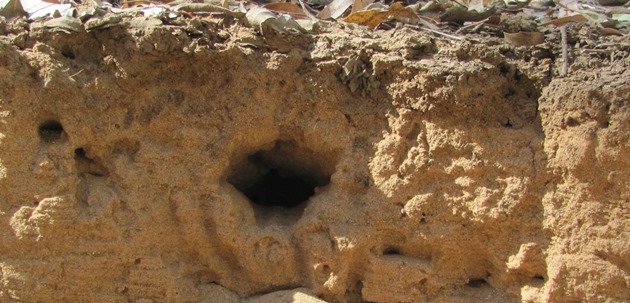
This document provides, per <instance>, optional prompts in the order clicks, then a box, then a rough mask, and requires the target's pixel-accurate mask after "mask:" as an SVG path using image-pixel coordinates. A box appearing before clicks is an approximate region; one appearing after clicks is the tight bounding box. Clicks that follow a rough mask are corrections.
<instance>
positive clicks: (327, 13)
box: [317, 0, 354, 19]
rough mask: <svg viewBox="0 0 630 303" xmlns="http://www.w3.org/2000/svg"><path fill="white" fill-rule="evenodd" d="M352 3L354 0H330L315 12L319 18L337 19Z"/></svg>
mask: <svg viewBox="0 0 630 303" xmlns="http://www.w3.org/2000/svg"><path fill="white" fill-rule="evenodd" d="M353 3H354V0H333V2H330V3H329V4H328V5H326V6H325V7H324V9H322V11H321V12H319V14H317V17H318V18H320V19H328V18H333V19H337V18H339V17H341V16H343V14H344V13H345V12H346V11H347V10H348V8H350V6H352V4H353Z"/></svg>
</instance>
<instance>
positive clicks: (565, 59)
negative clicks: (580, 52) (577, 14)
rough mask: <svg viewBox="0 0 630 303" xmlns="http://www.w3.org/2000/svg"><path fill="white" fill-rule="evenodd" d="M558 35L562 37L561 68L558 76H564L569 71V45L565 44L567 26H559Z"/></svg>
mask: <svg viewBox="0 0 630 303" xmlns="http://www.w3.org/2000/svg"><path fill="white" fill-rule="evenodd" d="M560 37H561V38H562V69H561V70H560V76H561V77H565V76H566V75H567V74H568V72H569V46H568V45H567V44H568V42H567V27H566V26H565V25H563V26H561V27H560Z"/></svg>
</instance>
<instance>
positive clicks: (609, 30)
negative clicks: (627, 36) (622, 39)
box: [601, 27, 623, 36]
mask: <svg viewBox="0 0 630 303" xmlns="http://www.w3.org/2000/svg"><path fill="white" fill-rule="evenodd" d="M601 31H602V33H604V35H606V36H623V33H622V32H621V31H619V30H618V29H616V28H611V27H602V28H601Z"/></svg>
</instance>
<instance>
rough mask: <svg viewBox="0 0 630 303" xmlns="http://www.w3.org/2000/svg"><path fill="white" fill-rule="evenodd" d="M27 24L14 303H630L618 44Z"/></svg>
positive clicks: (22, 32)
mask: <svg viewBox="0 0 630 303" xmlns="http://www.w3.org/2000/svg"><path fill="white" fill-rule="evenodd" d="M35 25H36V24H31V25H30V28H29V26H28V25H27V24H26V23H19V22H18V23H6V22H4V21H2V22H0V34H1V36H0V115H1V117H0V161H1V162H0V301H1V302H138V303H149V302H252V303H253V302H323V301H326V302H627V301H628V300H630V240H629V239H630V212H629V207H630V206H629V196H630V188H629V187H630V183H629V181H628V180H630V150H629V148H630V143H629V141H630V140H629V136H630V106H629V104H628V102H629V100H630V83H629V81H630V80H629V79H630V69H629V66H630V59H628V58H630V57H629V56H628V55H629V54H628V52H629V49H628V48H627V47H625V48H623V47H621V46H620V47H618V48H617V49H615V51H616V54H618V57H619V54H621V55H620V56H621V58H622V59H618V60H616V61H614V62H611V61H610V58H608V57H605V56H604V57H602V58H593V57H587V56H586V55H580V54H576V59H575V63H574V65H573V67H572V70H571V72H570V74H569V76H568V77H566V78H558V77H557V76H555V75H556V74H557V68H558V66H559V65H558V63H557V60H556V56H557V53H556V51H557V47H555V46H554V47H551V48H550V50H547V51H545V50H544V49H543V50H541V49H533V48H531V49H527V48H514V47H512V46H509V45H507V44H505V43H504V42H503V41H500V40H498V39H492V38H489V39H486V40H481V41H477V42H475V41H472V42H471V41H463V42H459V41H448V40H443V39H441V38H436V37H432V36H430V35H429V34H426V33H418V32H416V31H411V30H408V29H398V30H394V31H381V32H377V33H375V32H371V31H366V30H364V29H360V28H357V27H352V26H347V27H344V26H340V25H330V24H326V23H324V24H322V28H320V29H319V30H318V34H315V35H275V36H274V35H268V36H267V37H264V38H263V37H261V36H260V35H258V34H256V32H255V31H254V30H253V29H251V28H250V27H247V26H244V25H242V24H241V23H240V22H239V21H238V20H234V19H233V18H232V19H231V18H214V19H213V18H205V19H203V20H199V19H197V20H192V21H190V20H188V21H180V22H179V23H176V24H170V25H164V24H162V22H161V21H160V20H157V19H149V18H142V17H137V18H126V19H125V20H124V22H121V23H120V24H118V25H116V26H112V27H109V28H105V29H99V30H95V31H91V32H80V33H72V34H67V33H64V32H63V31H60V30H57V29H49V28H47V27H45V26H39V27H37V26H35ZM577 39H579V38H577ZM610 39H612V38H610ZM616 39H618V40H615V41H613V42H614V43H618V44H619V45H627V44H628V38H627V37H621V38H616ZM624 43H625V44H624ZM624 58H625V59H624ZM278 203H280V204H281V205H278ZM289 206H290V207H289Z"/></svg>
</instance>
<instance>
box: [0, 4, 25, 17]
mask: <svg viewBox="0 0 630 303" xmlns="http://www.w3.org/2000/svg"><path fill="white" fill-rule="evenodd" d="M25 15H26V11H25V10H24V8H23V7H22V2H20V0H9V2H8V3H7V4H5V5H4V7H2V8H0V16H3V17H5V18H13V17H19V16H25Z"/></svg>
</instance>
